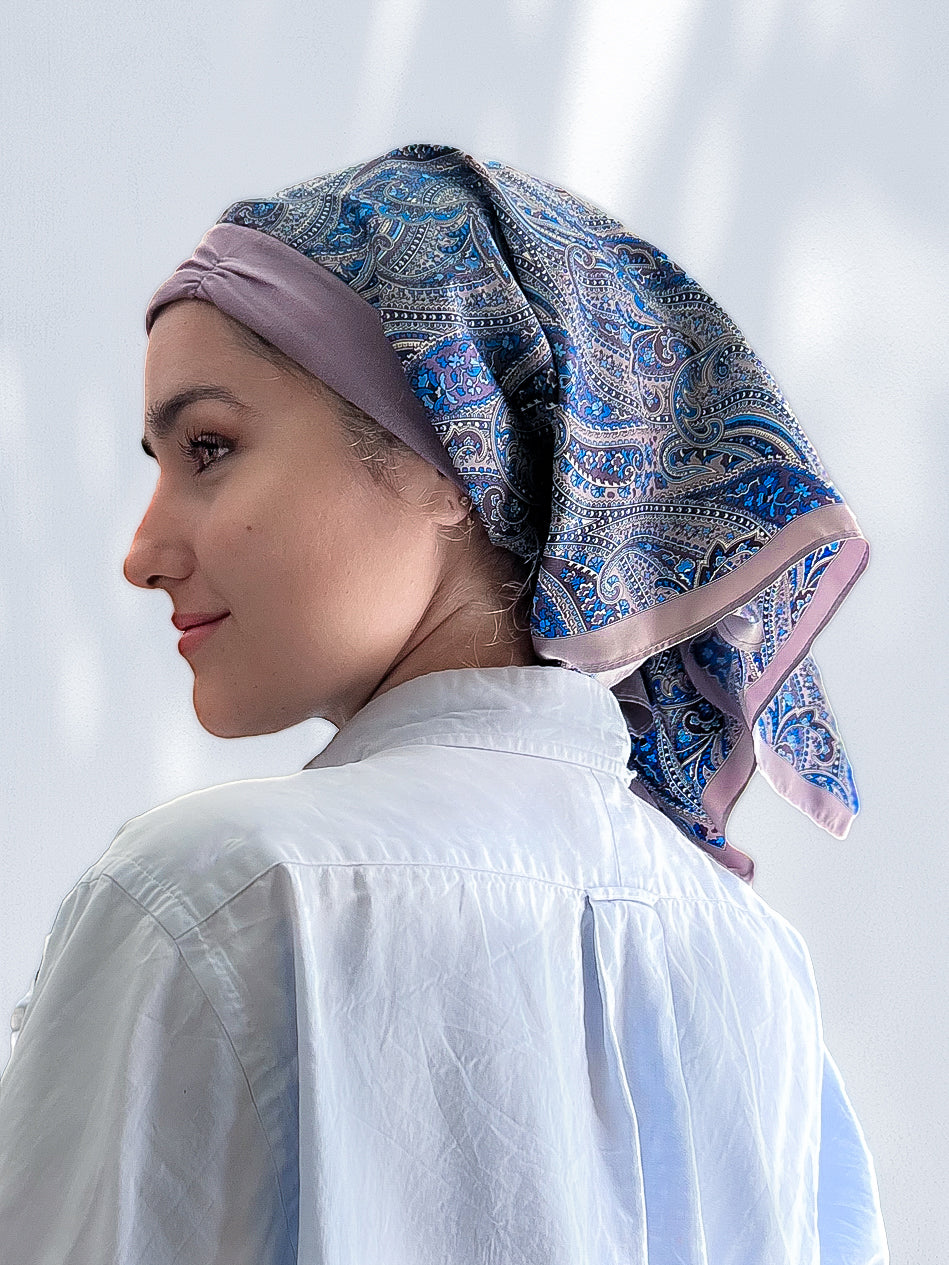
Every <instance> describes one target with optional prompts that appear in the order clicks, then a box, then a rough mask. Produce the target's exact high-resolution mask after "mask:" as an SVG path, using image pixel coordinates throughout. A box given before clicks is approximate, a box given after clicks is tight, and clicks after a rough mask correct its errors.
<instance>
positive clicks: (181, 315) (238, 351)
mask: <svg viewBox="0 0 949 1265" xmlns="http://www.w3.org/2000/svg"><path fill="white" fill-rule="evenodd" d="M235 327H236V322H234V321H232V320H231V318H230V317H229V316H225V315H224V313H223V312H220V311H218V309H217V308H216V307H215V306H214V304H213V303H205V302H203V301H202V300H200V299H179V300H178V301H177V302H176V303H169V304H168V305H167V307H164V308H161V309H160V310H159V312H158V314H157V316H156V317H155V321H154V323H153V325H152V331H151V334H150V335H149V339H148V350H147V351H146V353H145V383H146V391H147V389H148V386H149V383H150V381H154V380H155V379H156V378H157V379H162V380H164V379H167V378H170V377H173V376H175V375H177V376H179V377H181V378H184V377H185V376H191V377H193V375H194V374H195V373H196V372H198V373H200V374H202V375H203V374H206V372H207V370H208V369H209V368H212V367H214V368H218V369H222V370H227V371H230V372H234V371H237V372H240V371H241V369H242V368H246V367H248V366H249V365H250V363H251V362H252V360H253V353H252V352H250V351H249V350H248V349H247V348H246V347H245V346H243V345H242V344H241V342H240V341H239V339H238V337H237V334H236V333H235Z"/></svg>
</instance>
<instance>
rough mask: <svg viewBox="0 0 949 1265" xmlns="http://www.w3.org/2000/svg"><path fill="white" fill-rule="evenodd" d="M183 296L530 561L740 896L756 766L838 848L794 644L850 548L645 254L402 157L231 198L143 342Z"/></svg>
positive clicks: (502, 183) (749, 367) (522, 187)
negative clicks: (736, 813)
mask: <svg viewBox="0 0 949 1265" xmlns="http://www.w3.org/2000/svg"><path fill="white" fill-rule="evenodd" d="M288 248H289V249H288ZM291 252H293V253H291ZM301 256H302V257H304V260H301ZM288 260H289V261H290V262H291V265H293V264H301V263H304V261H308V262H306V263H305V269H308V270H309V272H308V275H307V277H306V278H303V279H304V280H306V282H307V285H310V289H309V290H306V287H304V289H303V290H300V291H299V292H297V290H298V287H297V281H296V277H295V274H293V267H291V268H290V269H287V268H286V267H285V266H284V265H285V264H286V262H287V261H288ZM255 269H256V271H255ZM301 276H302V273H301ZM288 278H289V279H288ZM340 283H342V284H340ZM215 284H217V285H218V286H219V287H220V290H219V292H217V291H215V289H214V285H215ZM255 286H256V289H255ZM314 287H315V288H314ZM304 291H305V292H304ZM185 296H191V297H198V298H203V299H208V300H209V301H211V302H216V303H218V305H219V306H220V307H221V308H222V309H223V310H225V311H228V312H229V314H231V315H234V316H236V317H237V319H240V320H243V321H244V323H246V324H247V325H249V326H250V327H251V328H252V329H256V331H257V332H258V333H260V334H261V335H262V336H264V337H266V338H268V339H269V340H270V341H271V342H274V343H275V344H276V345H277V346H278V347H280V348H281V349H282V350H284V351H286V352H287V354H289V355H291V356H293V357H294V358H295V359H297V360H298V361H299V362H300V363H302V364H304V365H305V367H307V368H310V369H311V370H312V371H313V372H316V373H318V375H319V376H322V377H323V378H324V380H325V381H327V382H328V383H329V385H331V386H333V387H334V389H336V390H337V391H339V392H340V394H342V395H344V396H345V397H346V398H347V399H351V400H353V402H354V403H356V404H359V405H360V407H363V408H366V411H368V412H370V413H371V414H372V415H373V416H375V417H377V418H378V420H379V421H381V422H382V423H383V424H384V425H387V426H388V427H389V429H391V430H393V431H394V432H395V433H397V434H399V435H400V437H402V438H403V439H406V441H407V442H409V443H410V445H411V446H412V447H414V448H415V449H416V451H419V452H420V453H421V454H422V455H423V456H425V457H426V458H427V459H428V460H430V461H432V462H433V463H434V464H436V465H437V466H438V467H439V468H440V469H441V470H442V471H443V472H444V473H447V474H449V475H450V477H452V478H454V480H455V482H456V483H457V484H458V485H459V486H460V487H463V488H464V489H465V490H466V491H467V492H468V493H469V494H470V495H471V497H472V500H473V503H474V507H475V510H476V512H477V514H478V515H479V517H480V519H481V522H482V523H483V525H484V527H485V529H486V531H487V533H488V536H489V537H490V539H491V540H492V541H493V542H494V544H496V545H498V546H500V547H502V548H504V549H509V550H511V551H513V552H514V553H515V554H517V555H519V556H520V557H522V558H525V559H530V560H532V561H533V562H534V564H535V567H536V576H537V579H536V585H535V588H534V598H533V613H532V628H531V630H532V636H533V642H534V647H535V651H536V653H537V656H538V658H540V659H543V660H545V661H549V662H551V663H555V664H559V665H561V666H564V667H567V668H572V669H575V670H578V671H582V672H587V673H590V674H592V675H593V676H595V677H597V678H598V679H599V680H600V681H602V682H603V684H604V685H606V686H607V687H608V688H610V689H611V690H612V691H613V692H614V694H615V695H616V697H617V699H618V700H619V703H620V706H621V708H622V710H623V714H624V716H625V718H626V722H627V727H628V729H629V734H630V756H629V770H630V788H631V790H634V791H635V792H636V793H637V794H639V795H642V796H643V797H644V798H646V799H647V800H649V801H650V802H651V803H653V804H654V805H655V806H656V807H657V808H659V809H660V810H661V811H662V812H663V813H665V814H666V815H667V816H668V817H670V818H671V819H672V821H673V822H674V823H675V824H676V825H677V826H678V827H679V829H680V830H682V831H683V832H684V833H685V834H686V835H687V836H688V837H689V838H690V839H692V840H693V841H694V842H696V843H697V844H699V845H700V846H702V847H703V848H705V849H706V850H707V851H708V852H710V854H711V855H713V856H715V857H716V859H717V860H719V861H721V862H722V863H723V864H725V865H726V866H727V867H728V868H730V869H732V870H734V871H735V872H737V873H739V874H740V875H741V876H742V877H743V878H745V879H748V880H749V881H750V879H751V877H752V874H753V865H752V862H751V861H750V859H749V858H748V857H746V856H745V855H744V854H743V853H741V852H739V851H738V850H737V849H735V848H734V847H732V846H731V845H729V844H728V842H727V840H726V837H725V825H726V822H727V819H728V815H729V812H730V811H731V808H732V806H733V805H734V803H735V801H736V799H737V797H738V795H739V794H740V792H741V790H742V789H743V787H744V786H745V784H746V783H747V781H748V778H749V777H750V776H751V773H752V772H753V770H754V768H755V767H756V765H757V767H758V768H759V769H760V770H761V772H762V773H763V774H764V775H765V777H766V778H767V779H768V780H769V782H771V784H772V785H773V786H774V787H775V788H776V789H777V790H778V791H779V793H780V794H781V795H783V796H784V797H786V798H787V799H788V800H790V801H791V802H792V803H794V804H795V805H797V806H798V807H799V808H800V809H802V810H803V811H804V812H805V813H807V814H808V815H809V816H810V817H812V818H813V819H814V820H815V821H816V822H819V823H820V824H821V825H822V826H824V827H825V828H826V829H827V830H828V831H830V833H832V834H834V835H836V836H838V837H843V836H844V835H845V834H846V832H847V830H848V828H849V825H850V822H851V819H852V817H853V815H854V813H855V812H856V810H857V795H856V791H855V788H854V781H853V776H852V774H851V769H850V765H849V763H848V760H847V756H846V753H845V751H844V747H843V744H842V742H841V739H840V736H839V734H838V729H837V724H836V722H835V719H834V716H833V713H832V711H831V709H830V705H829V703H828V701H827V698H826V696H825V694H824V690H823V686H822V683H821V678H820V673H819V672H818V669H817V665H816V664H815V663H814V660H813V659H812V658H811V657H810V654H809V648H810V645H811V642H812V640H813V639H814V637H815V636H816V634H817V633H818V632H819V631H820V629H821V628H822V627H823V625H824V624H825V623H826V621H827V620H828V619H829V618H830V616H831V615H832V614H833V613H834V611H835V610H836V608H837V606H838V605H839V603H840V601H841V600H842V598H843V597H844V595H845V594H846V593H847V591H848V590H849V588H850V586H851V585H852V584H853V582H854V581H855V579H856V578H857V576H858V575H859V574H860V572H861V571H862V570H863V568H864V566H865V565H866V562H867V557H868V547H867V543H866V541H865V540H864V539H863V537H862V535H861V533H860V529H859V527H858V526H857V523H856V521H855V520H854V518H853V515H852V514H851V513H850V511H849V509H848V508H847V506H846V505H845V504H844V501H843V499H842V498H841V495H840V493H839V492H838V491H837V489H836V487H835V486H834V484H833V483H832V482H831V480H830V478H829V477H828V475H827V472H826V471H825V470H824V468H823V467H822V465H821V463H820V460H819V459H818V457H817V454H816V453H815V451H814V449H813V448H812V446H811V444H810V443H809V442H808V440H807V437H806V436H805V435H804V433H803V431H802V430H801V428H800V426H799V425H798V422H797V420H796V418H795V417H794V414H793V413H792V412H791V410H790V407H789V406H788V403H787V401H786V400H785V398H784V396H783V394H782V393H781V390H780V388H779V387H778V386H777V384H776V383H775V381H774V379H773V378H772V377H771V375H770V373H769V372H768V370H767V369H766V368H765V367H764V365H763V364H762V363H761V361H760V360H759V359H758V357H757V356H756V355H755V353H754V352H753V351H752V349H751V347H750V346H749V345H748V343H747V342H746V341H745V339H744V337H743V335H742V334H741V332H740V331H739V329H738V328H737V326H736V325H735V323H734V322H733V321H732V320H731V319H730V317H729V316H728V315H727V314H726V313H725V312H724V311H722V309H721V308H720V307H719V306H718V304H717V303H716V302H715V301H714V300H713V299H712V298H710V297H709V295H708V294H706V292H705V291H704V290H703V289H702V287H701V286H700V285H698V284H697V283H696V282H695V281H694V280H693V279H692V278H691V277H690V276H689V275H688V274H687V273H685V272H684V271H683V270H682V269H681V268H680V267H678V265H676V264H675V263H673V262H672V261H671V260H670V259H668V258H667V257H666V256H665V255H664V254H663V253H662V252H661V251H660V250H657V249H656V247H654V246H652V245H650V244H649V243H648V242H645V241H643V240H642V239H640V238H638V237H636V236H635V235H634V234H632V233H631V232H629V231H628V230H627V229H626V228H624V227H623V226H622V225H621V224H619V223H617V222H616V221H615V220H614V219H612V218H611V217H610V216H608V215H606V214H605V213H604V212H602V211H601V210H599V209H598V208H597V207H595V206H593V205H591V204H590V203H588V202H586V201H584V200H583V199H582V198H579V197H577V196H575V195H574V194H572V193H569V192H567V191H566V190H564V189H561V188H558V187H555V186H553V185H551V184H548V183H545V182H544V181H543V180H539V179H536V178H535V177H533V176H530V175H527V174H525V173H523V172H521V171H518V170H515V169H514V168H512V167H510V166H507V165H505V164H504V163H501V162H495V161H485V162H482V161H479V160H478V159H476V158H473V157H472V156H471V155H469V154H466V153H463V152H461V151H460V150H458V149H452V148H449V147H446V146H438V145H410V146H406V147H404V148H401V149H397V150H393V151H392V152H391V153H389V154H386V155H384V156H382V157H380V158H377V159H374V160H372V161H370V162H368V163H363V164H360V165H358V166H352V167H348V168H346V169H345V170H343V171H337V172H334V173H332V174H330V175H325V176H319V177H317V178H316V179H313V180H308V181H306V182H304V183H302V184H297V185H293V186H291V187H289V188H286V189H282V190H280V191H279V192H278V193H276V194H274V195H273V196H271V197H268V198H265V199H258V200H252V201H242V202H237V203H235V204H234V205H233V206H231V207H229V208H228V210H227V211H225V212H224V214H223V215H222V216H221V219H220V221H219V222H218V224H217V225H216V226H215V227H214V229H212V230H211V231H210V232H209V233H208V234H207V235H206V237H205V240H204V242H203V243H202V245H201V246H200V247H199V249H198V250H197V251H196V252H195V256H194V257H193V258H192V259H191V260H189V261H187V262H186V263H185V264H182V265H181V267H180V268H179V269H178V270H177V272H176V273H175V274H174V276H173V277H172V278H170V279H169V281H168V282H166V283H165V285H164V286H163V287H162V288H161V289H160V290H159V291H158V292H157V294H156V295H155V297H154V298H153V300H152V303H151V305H150V307H149V312H148V317H147V322H146V323H147V326H148V328H150V327H151V322H152V320H153V319H154V316H155V313H156V312H157V310H158V309H159V308H160V307H161V306H162V305H163V304H164V303H167V302H170V301H173V300H174V299H175V298H181V297H185ZM321 296H322V297H321ZM321 304H322V308H323V314H322V315H321V314H320V313H319V312H318V309H320V307H321ZM307 305H309V306H307ZM314 312H317V315H318V316H319V318H320V319H318V320H314ZM308 313H309V315H308ZM326 313H330V314H331V316H332V319H328V318H327V317H326V315H325V314H326ZM321 322H322V324H321ZM314 330H315V331H316V334H314ZM380 330H381V331H382V335H383V338H381V339H380V338H379V331H380ZM340 331H342V332H341V333H340ZM334 339H336V342H335V343H334ZM347 339H349V342H350V344H352V345H353V346H355V347H357V348H365V349H366V350H365V352H364V353H363V354H362V355H358V356H356V357H354V355H353V353H352V350H350V351H349V352H348V353H347V351H346V343H347ZM386 341H387V343H388V346H386ZM337 344H338V345H337ZM370 348H371V349H372V350H371V351H370V350H369V349H370ZM393 353H394V355H393ZM370 361H371V362H372V363H371V364H370V363H369V362H370ZM396 369H400V371H401V372H400V373H399V372H396V371H395V370H396ZM406 384H408V387H409V388H410V391H408V392H407V391H406V390H405V386H406ZM433 437H434V439H435V440H436V441H437V442H434V443H433Z"/></svg>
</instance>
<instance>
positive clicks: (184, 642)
mask: <svg viewBox="0 0 949 1265" xmlns="http://www.w3.org/2000/svg"><path fill="white" fill-rule="evenodd" d="M229 615H230V611H224V613H223V614H221V615H209V614H205V613H203V612H202V613H195V614H193V615H173V616H172V622H173V623H174V625H175V627H176V628H181V629H183V630H184V631H183V632H182V634H181V636H180V637H179V638H178V653H179V654H182V655H184V656H185V657H187V655H188V654H189V653H190V652H191V651H193V650H197V648H198V646H200V645H201V644H202V642H204V641H206V640H207V638H208V637H213V636H214V631H215V629H217V628H220V626H221V625H222V624H223V623H224V621H225V620H226V619H227V618H228V617H229Z"/></svg>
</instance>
